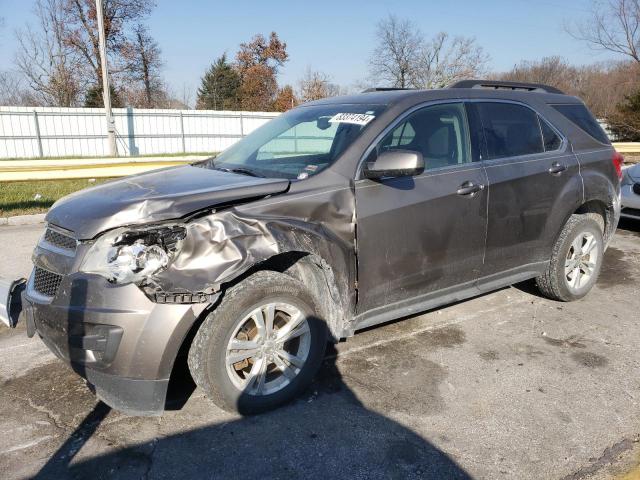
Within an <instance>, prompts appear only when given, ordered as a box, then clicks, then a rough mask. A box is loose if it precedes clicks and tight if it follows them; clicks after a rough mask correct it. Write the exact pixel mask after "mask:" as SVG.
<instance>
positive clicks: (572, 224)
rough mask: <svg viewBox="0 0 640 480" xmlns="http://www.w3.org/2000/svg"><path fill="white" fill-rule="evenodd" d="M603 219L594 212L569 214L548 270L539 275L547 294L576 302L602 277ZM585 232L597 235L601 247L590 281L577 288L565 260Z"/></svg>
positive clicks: (550, 296)
mask: <svg viewBox="0 0 640 480" xmlns="http://www.w3.org/2000/svg"><path fill="white" fill-rule="evenodd" d="M601 223H603V222H598V221H597V220H596V219H595V218H593V216H591V215H572V216H571V217H570V218H569V220H568V221H567V223H566V224H565V226H564V228H563V229H562V232H560V236H559V237H558V239H557V240H556V243H555V245H554V246H553V250H552V252H551V259H550V261H549V266H548V267H547V271H546V272H545V273H544V274H543V275H541V276H539V277H537V278H536V284H537V286H538V289H539V290H540V292H541V293H542V294H543V295H544V296H546V297H548V298H550V299H552V300H559V301H562V302H572V301H574V300H579V299H581V298H582V297H584V296H585V295H586V294H587V293H589V291H591V289H592V288H593V286H594V285H595V283H596V282H597V280H598V275H599V274H600V269H601V267H602V259H603V255H604V241H603V237H602V227H601ZM582 233H590V234H592V235H593V236H594V237H595V239H596V242H597V245H596V247H595V248H596V249H597V261H596V262H595V263H596V266H595V269H594V271H593V273H592V274H591V277H590V278H589V280H588V282H586V283H585V284H584V285H582V286H581V287H580V288H578V289H574V288H571V287H570V286H569V281H568V280H567V276H566V273H565V261H566V260H567V256H568V254H569V251H570V249H571V245H572V243H573V242H574V241H575V240H576V239H577V238H578V236H579V235H581V234H582Z"/></svg>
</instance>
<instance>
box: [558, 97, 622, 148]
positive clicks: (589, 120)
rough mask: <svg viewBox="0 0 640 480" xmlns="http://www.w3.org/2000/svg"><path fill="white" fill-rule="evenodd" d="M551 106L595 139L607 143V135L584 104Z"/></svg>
mask: <svg viewBox="0 0 640 480" xmlns="http://www.w3.org/2000/svg"><path fill="white" fill-rule="evenodd" d="M551 106H552V107H553V108H555V109H556V110H557V111H558V112H560V113H561V114H562V115H564V116H565V117H567V118H568V119H569V120H571V121H572V122H573V123H575V124H576V125H577V126H578V127H580V128H581V129H582V130H583V131H585V132H586V133H588V134H589V135H591V136H592V137H593V138H595V139H596V140H597V141H599V142H601V143H606V144H608V143H609V137H607V134H606V133H605V132H604V130H603V129H602V127H601V126H600V124H599V123H598V122H597V120H596V119H595V118H593V115H591V112H589V110H588V109H587V107H585V106H584V105H581V104H572V105H551Z"/></svg>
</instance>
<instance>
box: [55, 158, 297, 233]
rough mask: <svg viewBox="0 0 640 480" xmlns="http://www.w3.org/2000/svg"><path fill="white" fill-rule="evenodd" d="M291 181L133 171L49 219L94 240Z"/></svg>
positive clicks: (184, 169)
mask: <svg viewBox="0 0 640 480" xmlns="http://www.w3.org/2000/svg"><path fill="white" fill-rule="evenodd" d="M288 188H289V181H288V180H283V179H269V178H256V177H250V176H247V175H239V174H235V173H228V172H222V171H219V170H211V169H207V168H200V167H194V166H181V167H172V168H164V169H160V170H154V171H152V172H148V173H143V174H139V175H132V176H130V177H125V178H122V179H120V180H114V181H112V182H108V183H105V184H103V185H97V186H95V187H92V188H88V189H86V190H82V191H80V192H77V193H73V194H71V195H69V196H66V197H64V198H62V199H60V200H58V201H57V202H56V203H55V204H54V205H53V207H51V210H49V213H47V216H46V221H47V222H49V223H52V224H55V225H58V226H60V227H63V228H66V229H69V230H71V231H73V232H74V233H75V235H76V237H77V238H78V239H82V240H85V239H90V238H93V237H95V236H96V235H97V234H98V233H100V232H102V231H104V230H108V229H111V228H115V227H120V226H123V225H132V224H144V223H150V222H156V221H162V220H170V219H174V218H180V217H183V216H184V215H187V214H189V213H192V212H194V211H197V210H200V209H203V208H208V207H214V206H216V205H219V204H222V203H228V202H233V201H238V200H242V199H247V198H255V197H264V196H267V195H275V194H278V193H282V192H285V191H286V190H287V189H288Z"/></svg>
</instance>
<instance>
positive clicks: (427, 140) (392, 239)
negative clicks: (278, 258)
mask: <svg viewBox="0 0 640 480" xmlns="http://www.w3.org/2000/svg"><path fill="white" fill-rule="evenodd" d="M392 149H401V150H413V151H419V152H420V153H422V155H423V156H424V159H425V164H426V169H425V171H424V173H423V174H421V175H416V176H407V177H399V178H385V179H381V180H369V179H361V180H357V181H356V185H355V193H356V215H357V252H358V313H360V314H362V313H365V312H369V313H371V312H373V313H378V312H379V311H384V310H388V309H395V308H398V307H399V306H400V307H401V306H402V303H403V302H408V303H411V302H417V301H418V300H419V299H420V297H422V296H425V295H428V294H430V293H433V292H436V291H439V290H443V289H447V288H449V287H452V286H456V285H461V284H464V283H467V282H468V283H470V284H471V283H473V281H474V280H475V279H476V278H477V277H478V275H479V273H480V270H481V267H482V260H483V254H484V246H485V235H486V225H487V189H486V188H485V186H486V177H485V173H484V169H483V167H482V166H481V164H480V163H478V162H473V157H472V155H471V148H470V141H469V132H468V127H467V120H466V113H465V108H464V105H463V104H462V103H448V104H437V105H431V106H427V107H424V108H422V109H419V110H417V111H415V112H413V113H412V114H410V115H408V116H407V117H406V118H405V119H404V120H403V121H401V122H400V123H399V124H398V125H397V126H395V127H394V128H392V130H391V131H390V132H389V133H388V134H387V135H386V136H385V137H384V138H383V139H382V140H381V141H380V142H379V143H378V145H376V147H375V149H374V150H373V152H372V153H371V155H376V154H378V153H379V152H381V151H385V150H392ZM370 159H371V157H369V158H368V160H370Z"/></svg>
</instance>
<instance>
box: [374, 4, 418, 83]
mask: <svg viewBox="0 0 640 480" xmlns="http://www.w3.org/2000/svg"><path fill="white" fill-rule="evenodd" d="M376 38H377V41H378V44H377V46H376V48H375V50H374V51H373V54H372V55H371V58H370V59H369V70H370V75H371V77H373V78H374V79H375V82H374V83H380V82H382V83H385V84H388V85H391V86H393V87H398V88H407V87H409V86H410V84H411V79H412V78H413V77H414V76H415V70H416V68H417V65H418V63H419V59H420V53H421V50H422V46H423V37H422V34H421V33H420V30H418V28H417V27H416V26H415V25H414V24H413V23H412V22H410V21H409V20H402V19H399V18H398V17H396V16H395V15H389V16H388V17H387V18H385V19H383V20H381V21H380V22H378V26H377V29H376Z"/></svg>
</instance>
